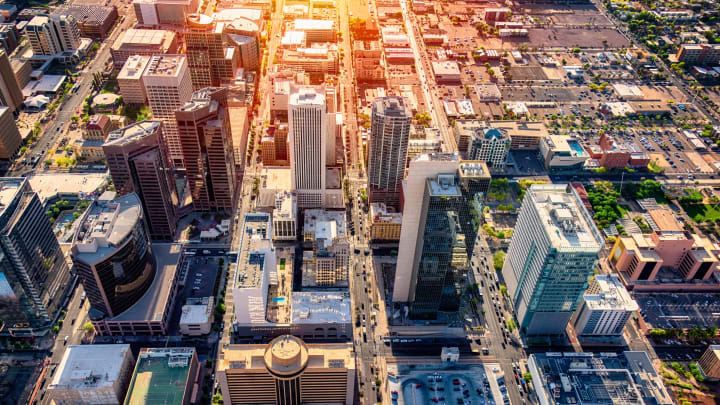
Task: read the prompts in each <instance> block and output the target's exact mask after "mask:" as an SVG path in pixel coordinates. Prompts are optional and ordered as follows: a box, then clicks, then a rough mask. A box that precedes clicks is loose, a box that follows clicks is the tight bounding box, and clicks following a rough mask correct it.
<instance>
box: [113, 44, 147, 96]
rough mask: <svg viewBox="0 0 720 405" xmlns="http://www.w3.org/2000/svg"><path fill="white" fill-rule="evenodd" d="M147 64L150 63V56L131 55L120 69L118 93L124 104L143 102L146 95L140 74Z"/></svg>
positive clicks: (141, 74)
mask: <svg viewBox="0 0 720 405" xmlns="http://www.w3.org/2000/svg"><path fill="white" fill-rule="evenodd" d="M148 64H150V56H146V55H132V56H130V57H128V59H127V61H126V62H125V64H124V65H123V67H122V69H121V70H120V73H119V74H118V76H117V81H118V86H119V87H120V94H121V95H122V97H123V101H124V102H125V103H126V104H145V101H146V100H147V95H146V94H145V85H144V84H143V79H142V76H143V73H145V68H147V65H148Z"/></svg>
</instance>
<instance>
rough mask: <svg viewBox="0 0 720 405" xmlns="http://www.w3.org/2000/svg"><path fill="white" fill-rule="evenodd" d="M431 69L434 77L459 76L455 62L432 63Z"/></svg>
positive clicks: (458, 69)
mask: <svg viewBox="0 0 720 405" xmlns="http://www.w3.org/2000/svg"><path fill="white" fill-rule="evenodd" d="M432 68H433V72H434V73H435V74H436V75H459V74H460V68H459V67H458V64H457V62H453V61H450V60H444V61H433V62H432Z"/></svg>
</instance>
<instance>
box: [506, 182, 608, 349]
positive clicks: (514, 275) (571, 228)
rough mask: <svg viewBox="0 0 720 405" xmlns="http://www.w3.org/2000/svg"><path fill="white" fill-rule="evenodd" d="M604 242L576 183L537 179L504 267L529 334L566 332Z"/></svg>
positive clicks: (519, 318)
mask: <svg viewBox="0 0 720 405" xmlns="http://www.w3.org/2000/svg"><path fill="white" fill-rule="evenodd" d="M603 243H604V240H603V238H602V236H601V235H600V232H599V231H598V230H597V228H596V227H595V223H594V222H593V220H592V217H590V214H589V213H588V212H587V210H586V209H585V207H584V206H583V203H582V201H581V200H580V197H579V196H578V194H577V192H576V191H575V190H574V189H573V188H572V187H570V186H569V185H567V184H554V185H538V184H535V185H532V186H531V187H530V189H528V190H527V192H526V193H525V197H524V198H523V202H522V206H521V208H520V214H519V215H518V219H517V223H516V224H515V231H514V232H513V236H512V240H511V242H510V248H509V249H508V254H507V257H506V259H505V265H504V266H503V270H502V274H503V277H504V279H505V283H506V284H507V289H508V293H509V295H510V299H511V300H512V302H513V305H514V307H515V313H516V314H517V318H518V320H519V323H520V325H519V326H520V330H521V331H522V332H523V333H524V334H525V335H527V336H559V335H562V334H563V333H564V331H565V327H566V326H567V323H568V320H569V319H570V316H571V315H572V313H573V312H574V311H575V309H577V306H578V304H579V303H580V299H581V298H582V295H583V292H584V291H585V289H586V288H587V286H588V281H589V280H590V277H591V276H592V275H593V270H594V269H595V266H596V264H597V254H598V252H599V251H600V249H601V248H602V245H603Z"/></svg>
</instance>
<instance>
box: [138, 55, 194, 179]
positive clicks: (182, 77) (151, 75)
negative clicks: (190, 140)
mask: <svg viewBox="0 0 720 405" xmlns="http://www.w3.org/2000/svg"><path fill="white" fill-rule="evenodd" d="M143 84H144V85H145V93H146V95H147V99H148V105H149V106H150V111H152V116H153V118H154V119H156V120H162V122H163V142H164V144H165V147H166V148H167V150H168V157H169V159H170V161H171V163H172V164H173V166H174V167H183V165H184V163H183V152H182V147H181V146H180V140H179V139H178V129H177V121H176V120H175V111H177V110H178V109H180V108H181V107H182V106H184V105H185V103H187V102H188V101H190V98H191V97H192V81H191V80H190V71H189V69H188V64H187V59H186V58H185V55H155V56H153V57H152V59H150V63H149V64H148V65H147V67H146V68H145V73H143Z"/></svg>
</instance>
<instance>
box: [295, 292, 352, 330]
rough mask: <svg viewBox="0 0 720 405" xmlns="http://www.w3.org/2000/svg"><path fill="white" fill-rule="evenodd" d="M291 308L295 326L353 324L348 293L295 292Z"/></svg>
mask: <svg viewBox="0 0 720 405" xmlns="http://www.w3.org/2000/svg"><path fill="white" fill-rule="evenodd" d="M291 306H292V323H293V324H302V323H312V324H322V323H351V322H352V312H351V303H350V294H349V293H347V292H294V293H292V301H291Z"/></svg>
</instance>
